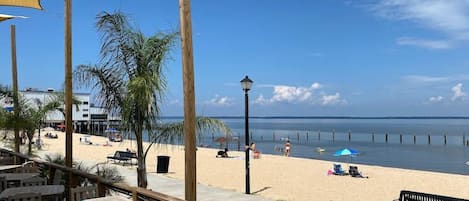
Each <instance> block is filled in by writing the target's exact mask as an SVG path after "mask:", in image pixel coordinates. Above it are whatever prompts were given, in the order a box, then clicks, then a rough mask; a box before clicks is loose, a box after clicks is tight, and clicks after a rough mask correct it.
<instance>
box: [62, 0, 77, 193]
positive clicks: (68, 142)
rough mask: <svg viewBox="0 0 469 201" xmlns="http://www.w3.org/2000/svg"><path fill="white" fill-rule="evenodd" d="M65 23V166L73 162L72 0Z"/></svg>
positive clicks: (71, 182)
mask: <svg viewBox="0 0 469 201" xmlns="http://www.w3.org/2000/svg"><path fill="white" fill-rule="evenodd" d="M64 4H65V5H64V13H65V16H64V20H65V22H64V24H65V30H64V32H65V166H67V167H72V164H73V146H72V145H73V140H72V132H73V127H72V93H73V92H72V0H64ZM68 178H69V180H68V181H69V183H68V187H69V188H71V187H74V186H75V177H74V176H73V174H72V173H69V174H68Z"/></svg>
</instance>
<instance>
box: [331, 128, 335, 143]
mask: <svg viewBox="0 0 469 201" xmlns="http://www.w3.org/2000/svg"><path fill="white" fill-rule="evenodd" d="M334 141H335V129H332V142H334Z"/></svg>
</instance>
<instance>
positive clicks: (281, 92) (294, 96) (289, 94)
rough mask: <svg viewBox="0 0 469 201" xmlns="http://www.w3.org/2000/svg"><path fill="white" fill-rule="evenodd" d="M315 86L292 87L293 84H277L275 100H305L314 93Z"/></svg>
mask: <svg viewBox="0 0 469 201" xmlns="http://www.w3.org/2000/svg"><path fill="white" fill-rule="evenodd" d="M313 90H314V89H313V88H305V87H292V86H283V85H281V86H275V87H274V95H273V96H272V101H273V102H304V101H307V100H308V99H310V98H311V97H312V95H313Z"/></svg>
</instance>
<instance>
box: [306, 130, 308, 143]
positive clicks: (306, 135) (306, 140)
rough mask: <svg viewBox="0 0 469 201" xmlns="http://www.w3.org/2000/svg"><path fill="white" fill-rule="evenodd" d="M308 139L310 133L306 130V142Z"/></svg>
mask: <svg viewBox="0 0 469 201" xmlns="http://www.w3.org/2000/svg"><path fill="white" fill-rule="evenodd" d="M308 141H309V133H308V132H306V142H308Z"/></svg>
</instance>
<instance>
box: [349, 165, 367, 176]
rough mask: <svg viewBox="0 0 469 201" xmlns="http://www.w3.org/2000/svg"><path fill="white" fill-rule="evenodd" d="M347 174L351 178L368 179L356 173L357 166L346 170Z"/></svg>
mask: <svg viewBox="0 0 469 201" xmlns="http://www.w3.org/2000/svg"><path fill="white" fill-rule="evenodd" d="M348 173H349V174H350V176H352V177H359V178H368V177H365V176H363V175H362V174H361V173H360V172H359V171H358V167H357V166H350V167H349V170H348Z"/></svg>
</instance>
